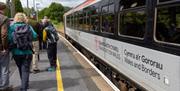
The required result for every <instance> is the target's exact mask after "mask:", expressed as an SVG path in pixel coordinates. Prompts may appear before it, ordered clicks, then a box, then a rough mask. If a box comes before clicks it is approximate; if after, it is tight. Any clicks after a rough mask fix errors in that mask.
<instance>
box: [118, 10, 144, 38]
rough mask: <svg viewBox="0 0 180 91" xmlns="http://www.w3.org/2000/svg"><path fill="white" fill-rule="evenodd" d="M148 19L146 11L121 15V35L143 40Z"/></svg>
mask: <svg viewBox="0 0 180 91" xmlns="http://www.w3.org/2000/svg"><path fill="white" fill-rule="evenodd" d="M146 20H147V17H146V14H145V11H144V10H138V11H130V12H126V13H122V14H120V23H119V24H120V27H119V28H120V29H119V33H120V34H121V35H126V36H132V37H138V38H143V36H144V32H145V23H146Z"/></svg>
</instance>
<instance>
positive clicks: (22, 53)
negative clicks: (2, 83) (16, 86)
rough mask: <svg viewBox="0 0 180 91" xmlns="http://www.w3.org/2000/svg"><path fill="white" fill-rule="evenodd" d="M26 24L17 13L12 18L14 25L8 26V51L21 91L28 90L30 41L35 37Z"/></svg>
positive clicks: (23, 18) (30, 58)
mask: <svg viewBox="0 0 180 91" xmlns="http://www.w3.org/2000/svg"><path fill="white" fill-rule="evenodd" d="M26 22H27V19H26V15H25V14H24V13H17V14H16V15H15V17H14V24H13V25H11V26H10V28H9V33H8V38H9V41H10V49H11V52H12V55H13V58H14V60H15V63H16V65H17V67H18V70H19V74H20V78H21V91H27V89H28V88H29V74H30V65H31V60H32V54H33V50H32V41H33V40H34V39H36V37H37V34H36V32H35V31H34V30H33V28H32V27H31V26H30V25H28V24H26Z"/></svg>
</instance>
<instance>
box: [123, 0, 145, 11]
mask: <svg viewBox="0 0 180 91" xmlns="http://www.w3.org/2000/svg"><path fill="white" fill-rule="evenodd" d="M145 3H146V0H121V1H120V10H123V9H128V8H133V7H139V6H144V5H145Z"/></svg>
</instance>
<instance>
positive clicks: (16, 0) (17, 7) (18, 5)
mask: <svg viewBox="0 0 180 91" xmlns="http://www.w3.org/2000/svg"><path fill="white" fill-rule="evenodd" d="M12 3H14V8H15V13H17V12H23V8H22V4H21V2H20V0H12Z"/></svg>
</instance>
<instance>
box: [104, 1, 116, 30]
mask: <svg viewBox="0 0 180 91" xmlns="http://www.w3.org/2000/svg"><path fill="white" fill-rule="evenodd" d="M104 7H106V8H107V7H108V8H107V9H108V10H107V12H104V11H103V8H104ZM104 7H102V24H101V30H102V32H104V33H114V17H115V15H114V4H110V5H107V6H104ZM110 9H111V10H110Z"/></svg>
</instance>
